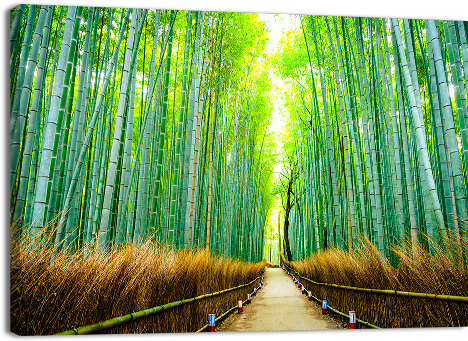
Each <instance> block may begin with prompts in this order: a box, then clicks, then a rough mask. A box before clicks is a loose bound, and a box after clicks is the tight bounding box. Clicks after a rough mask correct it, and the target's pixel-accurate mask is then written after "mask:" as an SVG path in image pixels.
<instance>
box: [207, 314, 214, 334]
mask: <svg viewBox="0 0 468 341" xmlns="http://www.w3.org/2000/svg"><path fill="white" fill-rule="evenodd" d="M208 331H209V332H214V331H215V314H213V313H210V314H208Z"/></svg>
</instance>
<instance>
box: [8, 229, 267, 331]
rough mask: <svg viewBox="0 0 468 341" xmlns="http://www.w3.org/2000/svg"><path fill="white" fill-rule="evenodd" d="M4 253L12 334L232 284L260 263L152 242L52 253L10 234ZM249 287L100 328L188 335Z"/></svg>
mask: <svg viewBox="0 0 468 341" xmlns="http://www.w3.org/2000/svg"><path fill="white" fill-rule="evenodd" d="M13 235H14V234H12V236H13ZM35 245H36V246H35ZM10 251H11V258H10V261H11V263H10V266H11V272H10V276H11V278H10V299H11V318H10V324H11V325H10V330H11V331H12V332H13V333H15V334H18V335H50V334H55V333H58V332H62V331H65V330H70V329H73V328H77V327H81V326H85V325H89V324H93V323H96V322H100V321H104V320H107V319H110V318H113V317H118V316H122V315H126V314H129V313H131V312H136V311H140V310H144V309H148V308H151V307H155V306H158V305H162V304H165V303H169V302H174V301H178V300H181V299H187V298H192V297H196V296H198V295H202V294H207V293H211V292H216V291H220V290H223V289H227V288H231V287H234V286H238V285H240V284H245V283H248V282H250V281H252V280H253V279H255V277H257V276H259V275H260V274H261V271H262V269H263V267H264V266H265V262H262V263H257V264H251V263H244V262H239V261H234V260H232V259H224V258H215V257H213V256H211V255H210V253H208V252H206V251H192V252H187V251H182V252H174V251H171V250H170V249H168V248H164V247H156V246H154V245H153V244H151V243H145V244H139V245H128V246H127V247H125V248H123V249H121V250H119V251H112V252H110V253H108V254H106V255H99V254H98V253H96V252H89V250H88V251H86V250H84V251H80V252H77V253H74V254H67V253H61V254H58V255H55V256H54V255H53V254H52V252H51V251H50V249H48V248H44V247H41V246H39V245H38V244H35V243H31V242H27V241H24V240H19V239H13V240H12V242H11V249H10ZM255 285H258V282H255V283H253V284H252V285H250V286H248V287H245V288H242V289H240V290H236V291H231V292H228V293H224V294H221V295H218V296H215V297H210V298H207V299H204V300H201V301H196V302H193V303H189V304H186V305H182V306H179V307H176V308H174V309H171V310H167V311H163V312H161V313H157V314H155V315H152V316H149V317H145V318H142V319H138V320H133V321H131V322H129V323H127V324H124V325H120V326H117V327H113V328H109V329H106V330H103V331H102V333H153V332H193V331H196V330H198V329H199V328H201V327H202V326H203V325H205V324H206V323H207V314H208V313H210V312H213V313H215V314H216V316H219V315H221V314H222V313H224V312H225V311H227V310H228V309H229V308H231V307H233V306H234V305H236V304H237V300H238V299H245V298H246V297H247V293H249V292H252V291H253V287H254V286H255Z"/></svg>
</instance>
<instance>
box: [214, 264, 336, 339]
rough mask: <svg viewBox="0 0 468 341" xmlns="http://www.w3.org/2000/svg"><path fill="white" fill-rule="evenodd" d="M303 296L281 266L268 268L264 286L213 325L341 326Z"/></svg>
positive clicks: (258, 328)
mask: <svg viewBox="0 0 468 341" xmlns="http://www.w3.org/2000/svg"><path fill="white" fill-rule="evenodd" d="M342 328H343V327H342V326H341V325H339V324H338V323H337V322H335V321H334V320H332V319H331V318H330V317H329V316H324V315H322V312H321V308H320V307H319V306H318V305H317V304H316V303H315V302H311V301H308V300H307V298H306V296H305V295H303V294H301V291H300V290H298V288H297V287H296V286H295V285H294V282H293V281H292V280H291V278H289V277H288V276H287V275H286V274H285V273H284V271H283V270H282V269H280V268H268V269H267V270H266V274H265V281H264V285H263V288H262V289H261V290H260V292H259V293H258V294H257V296H256V297H254V298H253V299H252V303H251V304H247V305H245V306H244V312H243V313H242V314H238V313H237V312H235V313H233V314H231V315H230V316H229V317H228V318H226V319H225V320H224V321H223V322H221V323H220V324H219V326H216V331H219V332H230V331H232V332H234V331H273V330H321V329H342Z"/></svg>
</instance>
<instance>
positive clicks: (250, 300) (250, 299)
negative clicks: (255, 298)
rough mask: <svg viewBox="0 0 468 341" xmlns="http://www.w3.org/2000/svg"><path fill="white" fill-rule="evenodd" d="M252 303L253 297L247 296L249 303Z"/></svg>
mask: <svg viewBox="0 0 468 341" xmlns="http://www.w3.org/2000/svg"><path fill="white" fill-rule="evenodd" d="M250 302H252V297H251V295H250V294H247V303H250Z"/></svg>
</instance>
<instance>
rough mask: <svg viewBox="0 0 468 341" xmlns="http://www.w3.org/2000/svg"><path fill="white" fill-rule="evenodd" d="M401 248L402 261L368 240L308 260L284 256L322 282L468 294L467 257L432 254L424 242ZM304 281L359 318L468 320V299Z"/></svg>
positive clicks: (449, 323)
mask: <svg viewBox="0 0 468 341" xmlns="http://www.w3.org/2000/svg"><path fill="white" fill-rule="evenodd" d="M463 247H464V248H465V249H466V246H463ZM406 250H407V248H406ZM395 253H396V255H397V257H398V266H397V267H393V266H392V265H391V264H390V263H389V262H388V261H387V260H386V259H384V258H382V257H381V255H380V253H379V252H378V250H377V249H376V247H375V246H374V245H372V244H371V243H369V242H367V241H365V242H364V243H363V244H362V246H361V247H360V248H359V249H357V250H355V251H353V252H351V253H348V252H344V251H342V250H328V251H326V252H323V253H321V254H318V255H314V256H312V257H311V258H309V259H308V260H304V261H293V262H288V261H286V260H284V257H283V256H282V259H283V261H284V262H285V263H286V265H288V266H290V267H292V268H293V269H295V270H296V271H298V272H299V273H300V274H301V275H302V276H304V277H306V278H309V279H311V280H314V281H316V282H320V283H335V284H341V285H346V286H355V287H362V288H374V289H391V290H399V291H412V292H420V293H431V294H446V295H456V296H468V271H467V269H466V267H465V266H464V265H463V262H462V263H461V265H460V262H459V261H457V260H454V259H452V258H451V257H448V256H446V253H444V252H441V250H436V255H430V254H429V253H428V252H426V251H424V249H423V248H421V247H417V248H416V252H415V253H412V254H411V255H408V254H407V252H406V251H405V249H397V250H395ZM454 258H457V257H454ZM458 259H459V258H458ZM302 282H303V283H302V284H304V286H305V287H306V288H307V289H308V290H311V291H312V294H313V295H314V296H316V297H318V298H319V299H326V300H327V301H328V304H329V305H330V306H332V307H333V308H335V309H338V310H339V311H342V312H345V313H347V312H348V311H349V310H355V311H356V314H357V318H360V319H362V320H364V321H367V322H370V323H372V324H374V325H377V326H379V327H382V328H412V327H458V326H468V303H466V302H465V303H463V302H450V301H442V300H436V299H423V298H414V297H403V296H395V295H386V294H376V293H366V292H360V291H353V290H346V289H340V288H333V287H327V286H319V285H314V284H311V283H309V282H307V281H302Z"/></svg>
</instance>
